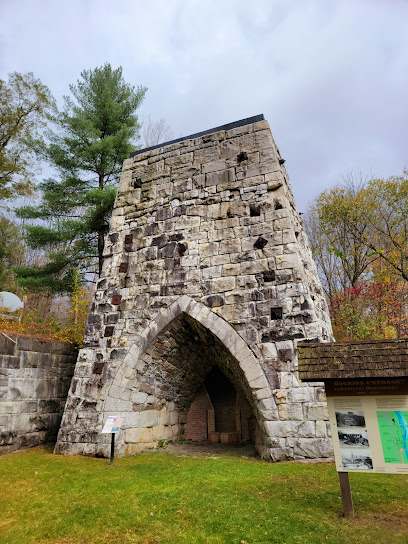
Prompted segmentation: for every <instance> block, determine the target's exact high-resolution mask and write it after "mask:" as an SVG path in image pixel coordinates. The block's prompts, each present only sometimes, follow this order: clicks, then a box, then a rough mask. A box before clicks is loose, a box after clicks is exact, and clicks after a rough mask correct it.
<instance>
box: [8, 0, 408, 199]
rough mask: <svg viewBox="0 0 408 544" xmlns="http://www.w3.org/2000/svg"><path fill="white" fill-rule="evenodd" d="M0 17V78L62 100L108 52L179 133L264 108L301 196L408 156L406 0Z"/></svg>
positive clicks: (138, 5)
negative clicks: (36, 81)
mask: <svg viewBox="0 0 408 544" xmlns="http://www.w3.org/2000/svg"><path fill="white" fill-rule="evenodd" d="M0 17H1V20H2V21H3V25H2V31H1V33H0V48H1V51H2V56H1V59H0V77H3V78H4V77H5V76H6V74H7V73H8V72H11V71H14V70H17V71H20V72H27V71H32V72H34V74H35V75H36V76H37V77H39V78H40V79H41V80H42V81H43V82H44V83H46V84H47V85H48V86H49V87H50V89H51V90H52V91H53V93H54V94H55V96H56V97H57V98H58V99H60V98H61V96H62V95H63V94H64V93H65V94H66V93H68V85H69V83H72V82H75V81H76V79H78V77H79V74H80V72H81V70H82V69H84V68H94V67H95V66H100V65H101V64H103V63H104V62H105V61H108V62H111V64H112V65H114V66H118V65H122V66H123V69H124V75H125V78H126V80H127V81H129V82H132V83H134V84H143V85H147V86H148V87H149V92H148V95H147V97H146V100H145V103H144V104H143V107H142V110H141V114H142V115H146V114H147V113H150V114H151V116H152V117H153V118H159V117H166V118H167V119H168V120H169V122H170V124H171V125H172V127H173V130H174V132H175V134H176V135H177V136H178V135H186V134H190V133H192V132H196V131H200V130H205V129H206V128H210V127H212V126H217V125H220V124H223V123H227V122H231V121H235V120H238V119H241V118H243V117H248V116H250V115H255V114H258V113H264V114H265V116H266V118H267V119H268V121H269V123H270V125H271V129H272V133H273V135H274V137H275V140H276V142H277V143H278V145H279V147H280V149H281V152H282V154H283V156H284V157H285V158H286V159H287V163H286V165H287V168H288V171H289V174H290V176H291V181H292V185H293V189H294V192H295V197H296V200H297V202H298V206H299V208H300V209H304V208H305V207H306V205H307V202H308V201H309V200H311V199H312V198H313V197H314V196H315V195H316V194H318V193H319V192H320V191H322V190H323V189H324V188H327V187H330V186H332V185H333V184H334V183H336V182H337V181H338V180H339V179H340V177H341V175H342V174H344V173H345V172H347V171H349V170H351V169H357V170H361V171H362V172H363V173H366V174H369V175H374V176H378V177H385V176H389V175H393V174H398V173H400V172H401V170H402V169H403V168H404V166H406V165H407V159H406V147H407V126H408V112H407V105H406V96H405V94H406V89H407V83H408V70H407V68H408V36H407V33H406V28H405V27H406V21H407V19H408V3H407V2H405V1H402V0H401V1H399V0H390V1H388V2H384V1H380V0H378V1H377V0H348V1H347V0H343V1H342V0H309V1H308V2H305V1H304V0H303V1H299V0H298V1H296V0H293V1H291V0H254V2H247V1H244V0H223V1H221V0H218V1H217V0H205V1H204V0H200V1H198V0H189V1H188V2H186V1H185V0H162V1H159V0H157V1H156V0H150V1H149V2H141V1H139V2H136V1H134V0H133V1H132V0H121V1H120V2H119V1H116V2H112V1H108V0H71V1H70V2H55V1H52V0H36V2H33V1H32V0H8V1H7V0H3V2H2V4H1V7H0Z"/></svg>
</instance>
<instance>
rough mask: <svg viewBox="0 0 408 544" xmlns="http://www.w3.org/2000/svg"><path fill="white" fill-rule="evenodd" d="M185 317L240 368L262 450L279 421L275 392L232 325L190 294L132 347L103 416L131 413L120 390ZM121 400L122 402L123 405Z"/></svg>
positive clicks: (107, 400) (130, 423) (158, 318)
mask: <svg viewBox="0 0 408 544" xmlns="http://www.w3.org/2000/svg"><path fill="white" fill-rule="evenodd" d="M183 314H184V315H187V316H189V317H190V318H191V319H192V320H194V321H196V322H197V323H199V324H200V325H201V326H202V327H204V328H205V329H206V330H208V331H209V332H210V333H212V334H213V335H214V336H215V337H216V338H217V339H218V340H219V341H220V342H221V343H222V345H223V346H224V347H225V349H226V350H228V352H229V353H230V354H231V356H232V357H233V358H234V359H235V361H236V362H237V365H238V366H239V369H240V371H241V372H242V375H243V376H244V378H245V380H246V382H247V385H248V391H249V392H250V396H251V398H250V399H248V400H249V401H250V403H251V405H252V407H253V409H254V414H255V417H256V419H257V422H258V425H259V428H260V431H261V437H260V440H259V438H258V443H257V448H258V450H259V449H261V448H263V447H265V444H266V439H267V437H268V435H269V431H270V429H269V427H268V425H269V423H270V422H271V421H274V420H277V419H278V412H277V407H276V404H275V401H274V399H273V395H272V390H271V388H270V385H269V383H268V380H267V378H266V376H265V373H264V371H263V369H262V366H261V364H260V362H259V360H258V359H257V357H256V356H255V355H254V353H253V352H252V351H251V349H250V348H249V347H248V345H247V344H246V342H245V341H244V340H243V339H242V337H241V336H240V335H239V334H238V332H237V331H236V330H235V329H234V328H233V327H232V326H231V325H230V324H229V323H227V322H226V321H225V320H224V319H223V318H221V317H220V316H218V315H217V314H216V313H215V312H213V311H212V310H211V309H209V308H208V307H207V306H204V305H203V304H202V303H200V302H197V301H195V300H193V299H192V298H190V297H189V296H187V295H183V296H181V297H180V298H179V299H178V300H177V301H175V302H174V303H173V304H171V306H169V307H168V308H167V309H165V310H164V311H163V312H161V313H160V314H159V315H158V316H157V317H156V318H155V319H154V320H153V321H152V322H151V323H150V324H149V325H148V326H147V327H146V328H145V329H144V330H143V331H142V333H141V334H140V335H139V336H138V337H137V339H136V341H135V342H134V343H133V344H132V346H131V347H130V349H129V351H128V353H127V355H126V356H125V357H124V359H123V361H122V363H121V364H120V366H119V367H118V369H117V371H116V375H115V377H114V378H113V380H112V381H111V385H110V386H109V388H108V390H107V392H106V398H105V402H104V405H103V410H102V413H103V416H102V417H103V418H106V416H108V415H110V414H111V413H112V411H115V410H116V411H118V410H117V409H116V407H118V408H119V410H120V408H122V412H126V411H127V412H130V411H131V406H130V404H131V403H130V401H127V400H126V398H123V399H117V396H118V393H119V395H120V394H121V393H120V391H122V392H126V390H127V384H128V382H129V380H132V379H134V369H135V367H136V365H137V364H138V362H139V361H140V358H141V356H142V355H143V353H144V352H145V351H146V350H147V349H148V347H149V346H150V345H151V344H152V342H154V340H155V339H156V338H157V337H158V335H159V334H160V333H161V332H162V331H163V330H164V329H165V328H166V327H167V326H169V325H170V324H171V323H172V322H173V321H174V320H176V319H177V318H179V317H180V316H182V315H183ZM112 393H114V395H115V396H112ZM122 394H124V393H122ZM121 400H122V401H123V402H121ZM126 405H127V410H126ZM126 427H132V418H130V420H129V418H128V424H127V425H126V423H125V429H126ZM275 431H276V429H275ZM124 442H125V441H124V440H123V439H122V441H121V442H119V444H118V446H119V449H120V451H121V453H124V452H125V444H124Z"/></svg>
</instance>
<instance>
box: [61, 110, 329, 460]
mask: <svg viewBox="0 0 408 544" xmlns="http://www.w3.org/2000/svg"><path fill="white" fill-rule="evenodd" d="M283 162H284V161H283V160H282V159H281V156H280V154H279V150H278V148H277V147H276V145H275V143H274V141H273V139H272V135H271V133H270V130H269V126H268V124H267V123H266V122H265V121H260V122H259V121H256V122H251V120H245V122H243V123H242V124H241V126H238V127H236V128H233V129H226V130H223V129H222V128H221V129H217V131H215V132H212V133H210V134H206V135H202V136H200V137H197V138H191V139H184V140H182V141H180V142H177V143H174V144H170V145H164V146H163V147H160V148H158V149H153V150H149V151H146V152H140V153H138V154H136V155H135V156H134V157H132V158H131V159H128V160H126V161H125V163H124V166H123V173H122V178H121V182H120V185H119V191H118V195H117V198H116V203H115V209H114V212H113V216H112V220H111V225H110V233H109V235H108V238H107V241H106V244H105V253H104V257H105V261H104V266H103V273H102V277H101V279H100V281H99V283H98V286H97V290H96V293H95V297H94V302H93V305H92V308H91V312H90V315H89V320H88V325H87V330H86V337H85V347H84V349H83V350H81V352H80V353H79V357H78V362H77V366H76V370H75V376H74V378H73V380H72V384H71V389H70V393H69V396H68V400H67V404H66V408H65V413H64V417H63V421H62V425H61V429H60V432H59V436H58V442H57V445H56V450H55V451H56V452H57V453H67V454H77V453H80V454H85V455H105V456H108V455H109V440H110V437H109V436H107V435H101V429H102V425H103V422H104V420H105V419H106V417H107V416H109V415H124V416H125V419H124V424H123V428H122V430H121V431H120V433H118V436H117V451H118V454H119V455H129V454H134V453H138V452H139V451H142V450H144V449H148V448H153V447H155V446H156V445H157V443H158V441H161V440H177V439H183V438H184V437H185V426H186V422H187V414H188V411H189V409H190V407H191V404H192V402H193V400H194V398H195V395H196V394H197V392H198V391H199V390H200V388H201V387H202V386H203V384H204V382H205V380H206V377H207V376H208V375H209V373H210V372H211V371H212V369H213V368H214V367H215V366H217V367H218V368H219V369H220V370H221V372H222V373H223V374H224V375H225V376H226V377H227V378H228V380H229V381H230V382H231V383H232V385H233V386H234V388H235V390H236V392H237V394H238V395H241V396H242V397H243V398H244V399H246V402H247V403H248V405H249V406H250V409H251V410H252V414H253V429H252V435H253V437H254V441H255V444H256V448H257V450H258V452H259V453H260V454H261V455H262V457H263V458H265V459H271V460H283V459H297V458H306V457H319V458H321V457H326V456H330V455H331V454H332V448H331V441H330V437H329V435H328V425H327V411H326V405H325V397H324V389H323V386H322V384H318V383H317V384H314V385H312V386H308V385H305V384H302V383H301V382H299V379H298V374H297V356H296V345H297V342H298V341H299V340H302V341H304V340H309V341H312V340H313V341H329V340H331V339H332V333H331V326H330V319H329V315H328V311H327V306H326V302H325V298H324V295H323V291H322V288H321V285H320V282H319V279H318V276H317V272H316V269H315V266H314V263H313V259H312V256H311V252H310V250H309V247H308V243H307V239H306V236H305V234H304V231H303V227H302V222H301V218H300V216H299V214H298V212H297V210H296V207H295V204H294V200H293V196H292V193H291V188H290V183H289V179H288V176H287V172H286V170H285V168H284V166H283Z"/></svg>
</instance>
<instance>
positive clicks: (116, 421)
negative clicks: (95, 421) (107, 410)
mask: <svg viewBox="0 0 408 544" xmlns="http://www.w3.org/2000/svg"><path fill="white" fill-rule="evenodd" d="M123 419H124V417H123V416H109V417H108V419H107V420H106V421H105V425H104V427H103V429H102V433H105V434H107V433H117V432H118V431H119V429H120V428H121V426H122V423H123Z"/></svg>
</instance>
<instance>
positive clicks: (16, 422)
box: [0, 332, 76, 454]
mask: <svg viewBox="0 0 408 544" xmlns="http://www.w3.org/2000/svg"><path fill="white" fill-rule="evenodd" d="M75 360H76V352H75V351H74V350H73V348H72V346H71V345H70V344H65V343H63V342H49V341H46V340H40V339H38V338H28V337H25V336H18V335H14V334H9V333H3V332H0V454H1V453H8V452H10V451H14V450H17V449H20V448H24V447H29V446H38V445H39V444H43V443H45V442H53V441H55V439H56V437H57V433H58V429H59V425H60V421H61V417H62V413H63V411H64V405H65V401H66V397H67V393H68V389H69V385H70V383H71V378H72V375H73V373H74V369H75Z"/></svg>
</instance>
